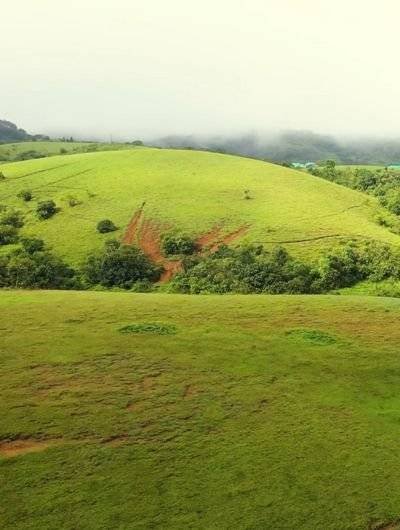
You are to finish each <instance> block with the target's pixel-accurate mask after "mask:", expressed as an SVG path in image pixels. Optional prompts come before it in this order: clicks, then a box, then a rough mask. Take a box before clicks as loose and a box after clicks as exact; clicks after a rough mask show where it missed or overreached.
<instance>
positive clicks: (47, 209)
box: [36, 201, 57, 220]
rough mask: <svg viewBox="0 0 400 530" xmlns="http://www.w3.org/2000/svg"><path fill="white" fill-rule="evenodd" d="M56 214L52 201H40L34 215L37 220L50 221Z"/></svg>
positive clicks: (54, 204)
mask: <svg viewBox="0 0 400 530" xmlns="http://www.w3.org/2000/svg"><path fill="white" fill-rule="evenodd" d="M55 213H57V206H56V203H55V202H54V201H40V202H39V204H38V205H37V208H36V214H37V216H38V217H39V219H42V220H44V219H50V217H53V215H54V214H55Z"/></svg>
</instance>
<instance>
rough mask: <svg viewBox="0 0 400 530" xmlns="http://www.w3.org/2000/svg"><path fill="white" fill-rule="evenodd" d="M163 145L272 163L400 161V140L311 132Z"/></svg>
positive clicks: (172, 140)
mask: <svg viewBox="0 0 400 530" xmlns="http://www.w3.org/2000/svg"><path fill="white" fill-rule="evenodd" d="M152 143H153V145H156V146H160V147H170V148H179V147H182V148H184V149H190V148H193V149H206V150H211V151H217V152H222V153H228V154H238V155H243V156H248V157H254V158H260V159H263V160H268V161H271V162H290V163H293V162H302V163H305V162H318V161H321V160H327V159H333V160H336V162H338V163H342V164H376V165H389V164H396V163H399V162H400V139H397V138H388V139H379V138H370V139H362V138H361V139H360V138H352V139H346V140H345V139H339V138H335V137H334V136H329V135H324V134H317V133H313V132H311V131H286V132H282V133H279V134H275V135H273V134H269V135H268V134H265V135H263V134H257V133H254V134H247V135H236V136H222V135H221V136H206V135H205V136H196V135H190V136H179V135H176V136H167V137H164V138H160V139H158V140H155V141H154V142H152Z"/></svg>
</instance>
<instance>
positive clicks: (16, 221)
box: [0, 209, 24, 228]
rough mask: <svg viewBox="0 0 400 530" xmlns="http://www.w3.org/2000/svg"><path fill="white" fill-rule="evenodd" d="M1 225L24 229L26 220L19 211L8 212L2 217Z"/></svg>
mask: <svg viewBox="0 0 400 530" xmlns="http://www.w3.org/2000/svg"><path fill="white" fill-rule="evenodd" d="M0 224H1V225H7V226H13V227H14V228H22V227H23V226H24V219H23V216H22V213H21V212H18V211H17V210H8V209H6V211H5V212H4V213H3V215H2V216H1V217H0Z"/></svg>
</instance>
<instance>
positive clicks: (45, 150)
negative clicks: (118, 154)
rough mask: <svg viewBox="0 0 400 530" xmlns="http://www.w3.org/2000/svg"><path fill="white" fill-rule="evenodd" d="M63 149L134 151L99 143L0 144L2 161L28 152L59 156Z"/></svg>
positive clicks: (121, 146)
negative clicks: (3, 157) (4, 158)
mask: <svg viewBox="0 0 400 530" xmlns="http://www.w3.org/2000/svg"><path fill="white" fill-rule="evenodd" d="M61 149H64V150H65V151H67V152H68V153H84V152H86V151H88V150H89V151H90V150H98V151H110V150H119V149H132V146H131V145H127V144H111V143H99V142H57V141H51V142H17V143H13V144H0V160H1V158H2V155H3V156H5V157H7V158H9V159H10V160H13V159H14V158H15V157H16V156H17V155H19V154H21V153H25V152H27V151H35V152H37V153H39V154H42V155H44V156H53V155H59V154H60V150H61Z"/></svg>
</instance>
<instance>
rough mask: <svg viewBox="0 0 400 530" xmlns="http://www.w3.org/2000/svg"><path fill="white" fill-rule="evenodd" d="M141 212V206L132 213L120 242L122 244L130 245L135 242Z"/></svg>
mask: <svg viewBox="0 0 400 530" xmlns="http://www.w3.org/2000/svg"><path fill="white" fill-rule="evenodd" d="M142 213H143V206H142V207H141V208H140V209H139V210H137V211H136V212H135V213H134V215H133V217H132V219H131V220H130V221H129V224H128V227H127V229H126V231H125V234H124V236H123V238H122V243H123V244H124V245H132V244H133V243H134V242H135V238H136V236H137V228H138V225H139V221H140V219H141V217H142Z"/></svg>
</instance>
